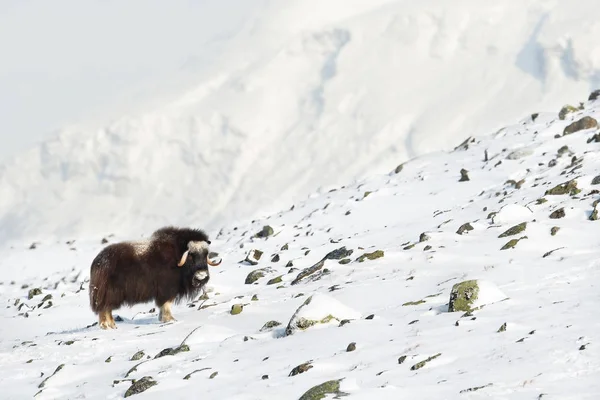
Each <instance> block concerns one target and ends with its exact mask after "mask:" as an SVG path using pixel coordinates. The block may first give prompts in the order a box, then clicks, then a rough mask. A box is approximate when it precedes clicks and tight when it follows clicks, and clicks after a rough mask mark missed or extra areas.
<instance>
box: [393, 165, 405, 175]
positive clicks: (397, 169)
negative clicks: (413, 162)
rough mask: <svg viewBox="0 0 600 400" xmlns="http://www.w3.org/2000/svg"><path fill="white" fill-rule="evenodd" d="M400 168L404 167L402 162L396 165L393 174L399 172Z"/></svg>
mask: <svg viewBox="0 0 600 400" xmlns="http://www.w3.org/2000/svg"><path fill="white" fill-rule="evenodd" d="M402 168H404V164H400V165H398V166H397V167H396V169H394V174H399V173H400V172H401V171H402Z"/></svg>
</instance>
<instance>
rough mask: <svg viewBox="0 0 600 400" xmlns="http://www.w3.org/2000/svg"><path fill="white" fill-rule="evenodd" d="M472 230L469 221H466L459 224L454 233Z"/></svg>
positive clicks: (460, 233)
mask: <svg viewBox="0 0 600 400" xmlns="http://www.w3.org/2000/svg"><path fill="white" fill-rule="evenodd" d="M472 230H473V227H472V226H471V224H470V223H468V222H467V223H466V224H462V225H461V226H460V228H458V230H457V231H456V233H457V234H459V235H462V234H463V233H465V232H468V231H472Z"/></svg>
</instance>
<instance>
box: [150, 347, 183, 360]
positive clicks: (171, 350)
mask: <svg viewBox="0 0 600 400" xmlns="http://www.w3.org/2000/svg"><path fill="white" fill-rule="evenodd" d="M186 351H190V347H189V346H188V345H187V344H182V345H181V346H178V347H173V348H167V349H164V350H163V351H161V352H160V353H158V354H157V355H156V356H154V359H157V358H161V357H165V356H174V355H176V354H179V353H182V352H186Z"/></svg>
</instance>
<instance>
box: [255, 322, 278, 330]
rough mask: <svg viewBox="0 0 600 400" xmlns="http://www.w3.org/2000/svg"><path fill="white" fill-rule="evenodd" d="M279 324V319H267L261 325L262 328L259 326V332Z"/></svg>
mask: <svg viewBox="0 0 600 400" xmlns="http://www.w3.org/2000/svg"><path fill="white" fill-rule="evenodd" d="M279 325H281V322H279V321H269V322H266V323H265V324H264V325H263V327H262V328H260V331H261V332H264V331H268V330H270V329H273V328H275V327H277V326H279Z"/></svg>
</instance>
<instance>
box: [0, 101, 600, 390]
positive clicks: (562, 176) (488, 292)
mask: <svg viewBox="0 0 600 400" xmlns="http://www.w3.org/2000/svg"><path fill="white" fill-rule="evenodd" d="M597 96H600V92H597V93H595V94H593V95H592V96H591V98H592V99H593V98H595V97H597ZM583 103H584V104H583V105H582V106H581V108H580V107H571V108H565V109H564V110H561V112H560V113H559V112H557V111H555V110H550V111H549V112H536V113H526V112H524V114H526V115H525V116H524V117H523V118H522V119H519V120H515V121H514V124H512V125H510V126H506V127H505V128H503V129H501V130H499V131H498V132H496V133H495V134H493V135H486V136H480V137H478V138H471V139H469V140H466V141H465V142H464V143H463V144H462V145H461V146H458V147H457V148H456V149H455V150H453V151H450V152H437V153H432V154H428V155H426V156H421V157H417V158H414V159H412V160H410V161H409V162H406V163H404V164H403V165H399V166H398V167H397V168H395V169H394V168H392V171H388V172H386V173H384V174H377V175H373V176H371V177H369V178H366V179H364V180H360V181H358V182H356V183H351V184H347V185H343V186H339V187H333V188H331V189H330V190H327V191H323V192H322V193H315V194H313V195H311V196H309V197H308V198H306V199H304V200H303V201H301V202H297V203H296V204H295V206H294V207H293V208H286V209H284V210H281V211H279V212H275V213H273V214H271V215H269V216H265V217H264V218H260V219H257V220H255V221H250V220H247V221H245V222H240V223H239V224H236V225H228V226H226V227H225V228H223V229H222V230H221V231H220V232H218V231H211V232H210V235H211V238H213V245H212V249H213V250H215V251H218V252H219V254H220V256H221V257H222V258H223V264H222V265H221V266H220V267H214V268H212V270H211V282H210V284H209V287H208V293H207V296H206V297H201V298H199V299H197V300H195V301H192V302H190V303H189V304H186V303H183V304H180V305H178V306H176V307H174V309H173V313H174V316H175V318H176V319H177V322H175V323H170V324H160V323H158V321H157V313H156V310H150V309H151V307H152V306H153V305H151V304H147V305H138V306H136V307H133V308H131V309H129V308H124V309H121V310H119V311H118V312H117V314H118V315H119V316H120V319H121V321H119V322H118V323H117V325H118V329H116V330H110V331H102V330H100V329H99V328H98V326H97V325H92V324H93V323H94V322H95V316H94V315H93V314H92V313H91V311H90V310H89V306H88V293H87V279H88V277H89V264H90V262H91V260H92V259H93V257H94V256H95V254H96V253H97V252H98V251H99V250H100V249H101V248H102V246H103V245H102V244H101V242H100V240H101V239H102V237H101V235H100V234H98V235H97V236H96V237H92V238H79V237H73V238H72V239H74V240H75V241H74V242H71V241H69V243H65V242H60V243H55V242H41V243H38V244H36V245H35V246H34V247H35V248H33V249H31V250H30V249H27V248H26V247H25V246H24V243H21V245H20V246H18V247H15V248H12V249H11V248H2V250H1V253H0V268H1V269H2V271H3V274H2V278H1V279H0V281H1V282H0V300H1V301H2V303H3V304H5V306H6V307H3V308H1V309H0V318H1V323H0V352H2V357H0V392H1V393H2V398H5V399H22V398H32V396H35V398H36V399H55V398H61V399H62V398H64V399H83V398H85V399H106V398H108V399H115V398H122V397H123V396H129V395H133V396H135V398H136V399H137V398H139V399H162V398H165V397H169V398H174V399H175V398H177V399H179V398H181V399H183V398H190V397H201V398H203V399H236V400H237V399H239V400H241V399H244V400H246V399H248V400H249V399H302V400H313V399H324V398H334V397H332V396H334V395H335V394H337V395H341V394H342V393H346V394H349V395H350V398H352V399H382V400H383V399H398V398H410V399H423V400H426V399H483V398H486V399H544V400H545V399H578V400H586V399H590V400H591V399H597V398H598V397H599V396H600V384H599V381H598V379H597V378H598V375H599V374H600V348H599V347H598V343H599V342H600V320H599V319H598V316H597V308H598V307H597V306H598V282H599V280H600V268H599V264H598V260H599V259H600V250H599V249H600V247H599V246H598V244H599V241H600V239H599V236H598V234H597V233H598V230H599V229H600V225H598V224H600V220H599V218H600V217H599V215H598V204H597V203H598V202H599V200H600V176H599V175H598V174H600V168H599V165H600V164H599V162H600V133H599V130H598V123H597V120H598V118H600V100H595V101H594V100H591V101H589V102H588V101H584V102H583ZM538 111H539V109H538ZM106 135H107V137H110V134H109V133H106ZM114 140H116V139H114ZM126 160H127V161H130V162H135V160H129V159H126ZM126 160H123V162H125V161H126ZM188 222H190V223H191V222H194V221H188ZM266 225H268V226H270V227H271V228H272V232H271V231H270V230H268V229H266V230H264V231H265V232H267V233H269V235H268V236H267V237H256V236H255V235H254V234H255V233H257V232H259V231H261V230H263V227H264V226H266ZM108 239H109V241H110V242H115V241H117V240H125V239H131V237H130V236H125V235H117V236H115V237H110V238H108ZM256 251H260V252H261V253H257V252H256ZM258 254H261V256H260V257H258ZM249 255H251V256H250V257H249ZM246 259H247V260H249V261H244V260H246ZM253 264H255V265H253ZM473 281H474V282H473ZM36 289H39V290H36ZM453 291H454V292H455V294H453ZM309 299H310V300H309ZM89 325H91V326H89ZM165 349H166V350H169V349H170V350H169V351H167V352H164V353H163V352H162V351H163V350H165ZM165 354H166V355H165ZM138 392H139V393H138ZM132 393H137V394H132ZM325 396H328V397H325Z"/></svg>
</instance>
